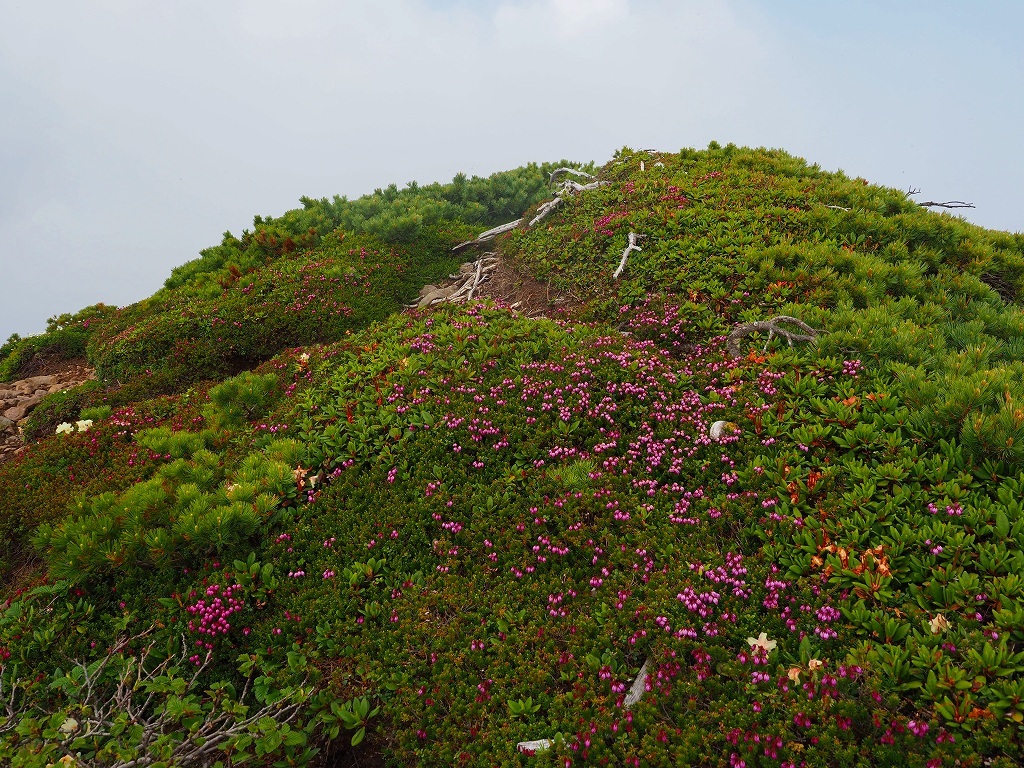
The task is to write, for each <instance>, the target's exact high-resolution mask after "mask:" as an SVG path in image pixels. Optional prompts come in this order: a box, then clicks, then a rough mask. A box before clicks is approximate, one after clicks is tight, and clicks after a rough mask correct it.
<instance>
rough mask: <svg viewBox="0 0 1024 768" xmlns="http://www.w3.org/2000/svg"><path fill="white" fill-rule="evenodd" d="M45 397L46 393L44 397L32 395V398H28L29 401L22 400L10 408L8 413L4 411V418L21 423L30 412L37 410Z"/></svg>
mask: <svg viewBox="0 0 1024 768" xmlns="http://www.w3.org/2000/svg"><path fill="white" fill-rule="evenodd" d="M45 396H46V393H45V392H44V393H43V394H42V395H32V397H30V398H28V399H27V400H22V401H21V402H20V403H18V404H17V405H16V406H14V407H13V408H8V409H7V410H6V411H4V414H3V415H4V418H7V419H10V420H11V421H21V420H22V419H24V418H25V417H26V416H27V415H28V414H29V412H31V410H32V409H33V408H35V407H36V406H37V405H39V403H40V402H42V400H43V398H44V397H45Z"/></svg>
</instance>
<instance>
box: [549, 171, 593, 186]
mask: <svg viewBox="0 0 1024 768" xmlns="http://www.w3.org/2000/svg"><path fill="white" fill-rule="evenodd" d="M567 173H571V174H572V175H573V176H579V177H580V178H581V179H593V178H596V177H595V176H594V175H593V174H591V173H587V172H586V171H579V170H577V169H575V168H556V169H555V170H553V171H552V172H551V175H550V176H549V177H548V183H549V184H554V183H555V182H556V181H558V178H559V177H560V176H564V175H565V174H567Z"/></svg>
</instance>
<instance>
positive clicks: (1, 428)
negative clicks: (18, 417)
mask: <svg viewBox="0 0 1024 768" xmlns="http://www.w3.org/2000/svg"><path fill="white" fill-rule="evenodd" d="M8 429H14V422H13V421H11V419H8V418H7V417H6V416H0V432H6V431H7V430H8Z"/></svg>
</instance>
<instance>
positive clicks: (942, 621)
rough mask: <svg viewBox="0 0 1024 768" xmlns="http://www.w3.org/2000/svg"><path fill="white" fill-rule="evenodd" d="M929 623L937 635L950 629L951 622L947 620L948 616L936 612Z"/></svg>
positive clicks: (933, 632)
mask: <svg viewBox="0 0 1024 768" xmlns="http://www.w3.org/2000/svg"><path fill="white" fill-rule="evenodd" d="M928 624H929V625H931V628H932V634H933V635H937V634H939V633H940V632H943V631H944V630H947V629H949V622H948V621H946V617H945V616H943V615H942V614H941V613H936V614H935V618H934V619H929V620H928Z"/></svg>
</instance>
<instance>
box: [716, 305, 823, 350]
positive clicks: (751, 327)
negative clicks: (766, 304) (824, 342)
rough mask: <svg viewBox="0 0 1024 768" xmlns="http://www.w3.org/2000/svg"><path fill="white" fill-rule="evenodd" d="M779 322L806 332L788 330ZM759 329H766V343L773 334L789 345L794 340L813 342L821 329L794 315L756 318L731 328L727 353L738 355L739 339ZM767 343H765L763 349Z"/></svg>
mask: <svg viewBox="0 0 1024 768" xmlns="http://www.w3.org/2000/svg"><path fill="white" fill-rule="evenodd" d="M779 323H789V324H790V325H795V326H796V327H797V328H799V329H800V330H802V331H805V332H806V333H796V332H794V331H788V330H786V329H785V328H781V327H779ZM760 331H768V343H771V340H772V337H773V336H776V335H778V336H781V337H782V338H784V339H785V340H786V341H787V342H788V343H789V346H791V347H792V346H793V342H794V341H810V342H814V341H816V340H817V338H818V334H819V333H822V331H817V330H815V329H814V328H811V326H809V325H808V324H807V323H805V322H804V321H803V320H797V319H796V318H795V317H789V316H788V315H778V316H777V317H773V318H770V319H768V320H757V321H755V322H753V323H744V324H743V325H737V326H736V327H735V328H733V329H732V332H731V333H730V334H729V340H728V344H727V346H728V348H729V354H731V355H732V356H733V357H740V356H741V355H742V352H741V351H740V345H739V341H740V339H742V338H743V337H744V336H749V335H750V334H752V333H758V332H760ZM767 348H768V345H767V344H765V349H767Z"/></svg>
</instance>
